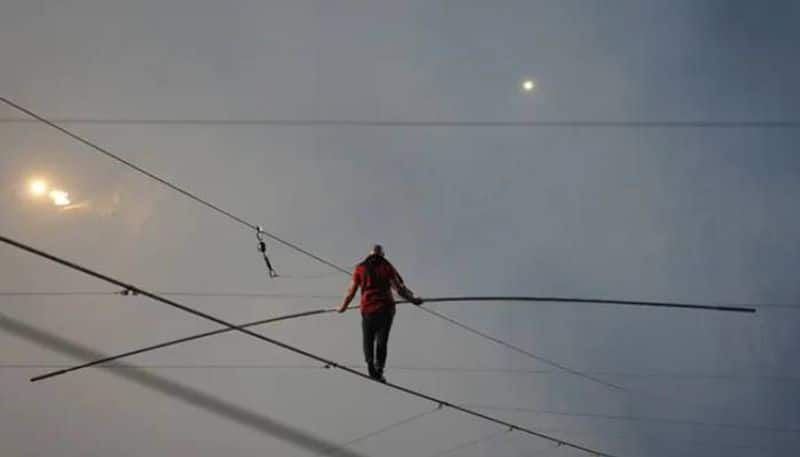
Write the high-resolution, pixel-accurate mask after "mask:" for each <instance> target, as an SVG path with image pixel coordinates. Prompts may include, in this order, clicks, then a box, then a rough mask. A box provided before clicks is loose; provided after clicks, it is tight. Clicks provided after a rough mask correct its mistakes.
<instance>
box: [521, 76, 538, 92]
mask: <svg viewBox="0 0 800 457" xmlns="http://www.w3.org/2000/svg"><path fill="white" fill-rule="evenodd" d="M533 89H536V81H534V80H532V79H526V80H525V81H523V82H522V90H524V91H525V92H533Z"/></svg>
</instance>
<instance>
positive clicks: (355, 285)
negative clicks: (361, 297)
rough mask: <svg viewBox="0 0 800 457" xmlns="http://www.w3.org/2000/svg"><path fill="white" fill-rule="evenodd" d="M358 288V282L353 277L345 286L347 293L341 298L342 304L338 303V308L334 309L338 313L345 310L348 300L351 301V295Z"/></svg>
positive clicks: (353, 295) (348, 303) (352, 295)
mask: <svg viewBox="0 0 800 457" xmlns="http://www.w3.org/2000/svg"><path fill="white" fill-rule="evenodd" d="M357 290H358V283H357V282H356V280H355V278H353V279H351V280H350V285H349V286H347V293H346V294H345V296H344V299H343V300H342V304H341V305H339V309H337V310H336V311H337V312H339V313H343V312H345V311H347V307H348V306H350V302H351V301H353V297H355V295H356V291H357Z"/></svg>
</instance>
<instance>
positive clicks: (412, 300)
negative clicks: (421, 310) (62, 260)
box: [411, 297, 423, 306]
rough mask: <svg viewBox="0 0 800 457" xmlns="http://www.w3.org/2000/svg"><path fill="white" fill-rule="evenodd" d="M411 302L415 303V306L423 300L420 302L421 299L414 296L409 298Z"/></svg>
mask: <svg viewBox="0 0 800 457" xmlns="http://www.w3.org/2000/svg"><path fill="white" fill-rule="evenodd" d="M411 303H413V304H415V305H417V306H420V305H422V303H423V302H422V299H421V298H419V297H414V298H412V299H411Z"/></svg>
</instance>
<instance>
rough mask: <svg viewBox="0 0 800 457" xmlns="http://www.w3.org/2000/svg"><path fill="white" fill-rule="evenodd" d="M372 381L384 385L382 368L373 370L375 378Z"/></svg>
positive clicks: (384, 379)
mask: <svg viewBox="0 0 800 457" xmlns="http://www.w3.org/2000/svg"><path fill="white" fill-rule="evenodd" d="M374 379H375V380H376V381H378V382H382V383H384V384H385V383H386V378H385V377H384V376H383V368H376V369H375V377H374Z"/></svg>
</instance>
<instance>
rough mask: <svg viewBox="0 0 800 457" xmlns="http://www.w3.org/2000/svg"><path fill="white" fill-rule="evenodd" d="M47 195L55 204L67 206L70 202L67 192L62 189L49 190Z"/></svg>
mask: <svg viewBox="0 0 800 457" xmlns="http://www.w3.org/2000/svg"><path fill="white" fill-rule="evenodd" d="M49 195H50V200H53V204H54V205H56V206H67V205H69V204H70V203H71V202H70V200H69V194H68V193H66V192H64V191H63V190H51V191H50V194H49Z"/></svg>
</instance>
